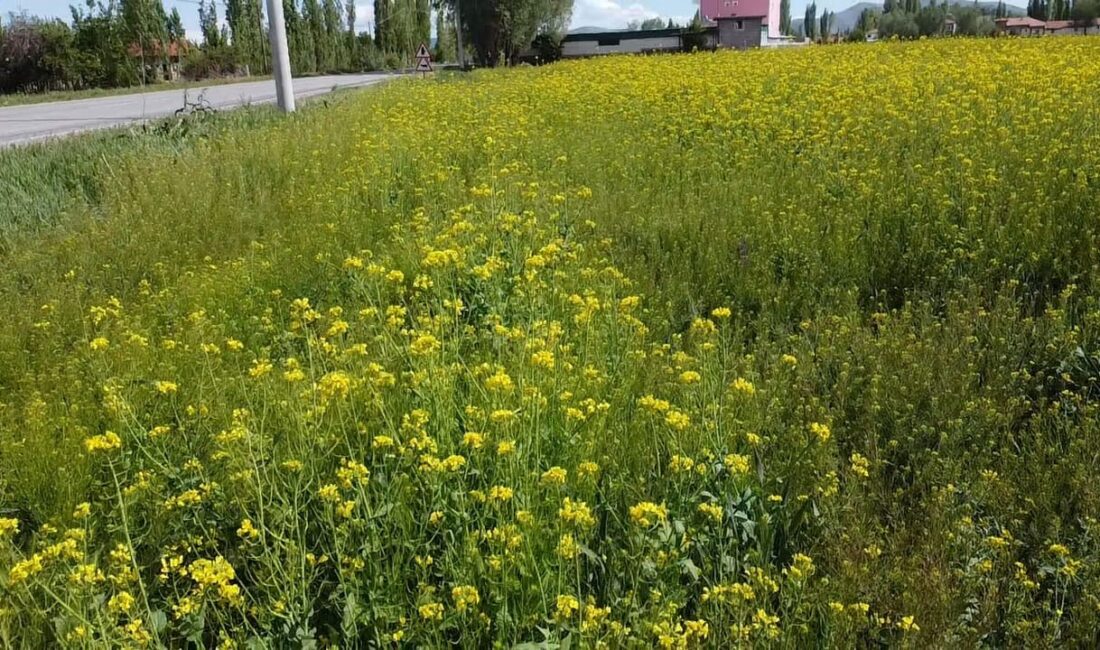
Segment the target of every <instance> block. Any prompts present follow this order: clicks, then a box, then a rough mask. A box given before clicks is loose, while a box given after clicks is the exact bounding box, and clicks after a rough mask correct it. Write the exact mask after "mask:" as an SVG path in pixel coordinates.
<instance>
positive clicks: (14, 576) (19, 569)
mask: <svg viewBox="0 0 1100 650" xmlns="http://www.w3.org/2000/svg"><path fill="white" fill-rule="evenodd" d="M43 568H45V566H44V565H43V563H42V556H41V555H38V554H35V555H32V556H30V557H29V558H27V559H25V560H20V561H19V562H16V563H15V564H14V565H13V566H12V568H11V571H9V572H8V582H9V583H10V584H13V585H17V584H19V583H21V582H23V581H25V580H27V579H29V578H32V577H34V576H36V575H38V574H39V573H41V572H42V569H43Z"/></svg>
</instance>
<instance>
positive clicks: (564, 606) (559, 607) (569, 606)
mask: <svg viewBox="0 0 1100 650" xmlns="http://www.w3.org/2000/svg"><path fill="white" fill-rule="evenodd" d="M580 608H581V603H580V601H579V600H577V599H576V598H574V597H573V596H569V595H559V596H558V597H557V599H556V600H555V601H554V620H555V621H557V622H558V623H565V622H567V621H569V620H570V619H571V618H573V615H574V614H576V613H577V610H579V609H580Z"/></svg>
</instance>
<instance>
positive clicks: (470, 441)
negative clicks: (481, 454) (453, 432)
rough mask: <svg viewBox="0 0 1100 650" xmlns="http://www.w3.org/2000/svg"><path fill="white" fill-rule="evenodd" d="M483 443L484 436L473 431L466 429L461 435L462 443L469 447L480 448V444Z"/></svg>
mask: <svg viewBox="0 0 1100 650" xmlns="http://www.w3.org/2000/svg"><path fill="white" fill-rule="evenodd" d="M484 443H485V436H483V435H482V434H480V433H476V432H474V431H467V432H466V433H465V434H464V435H463V436H462V444H463V445H465V446H467V447H470V448H471V449H481V446H482V445H483V444H484Z"/></svg>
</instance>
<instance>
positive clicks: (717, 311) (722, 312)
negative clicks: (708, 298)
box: [710, 307, 733, 318]
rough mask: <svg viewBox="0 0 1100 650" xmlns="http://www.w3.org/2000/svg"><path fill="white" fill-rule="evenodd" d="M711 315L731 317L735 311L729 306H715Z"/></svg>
mask: <svg viewBox="0 0 1100 650" xmlns="http://www.w3.org/2000/svg"><path fill="white" fill-rule="evenodd" d="M710 315H711V316H713V317H714V318H729V317H730V316H732V315H733V312H732V311H731V310H730V308H729V307H715V308H714V309H712V310H711V312H710Z"/></svg>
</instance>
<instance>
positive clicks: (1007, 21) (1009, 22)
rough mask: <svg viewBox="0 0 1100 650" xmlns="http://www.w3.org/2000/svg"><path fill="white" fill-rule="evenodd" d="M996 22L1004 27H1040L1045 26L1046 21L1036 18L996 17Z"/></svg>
mask: <svg viewBox="0 0 1100 650" xmlns="http://www.w3.org/2000/svg"><path fill="white" fill-rule="evenodd" d="M994 22H996V23H997V24H999V25H1003V26H1004V27H1037V28H1040V29H1042V28H1043V27H1046V26H1047V23H1045V22H1043V21H1041V20H1038V19H1036V18H1030V17H1029V18H998V19H997V20H996V21H994Z"/></svg>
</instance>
